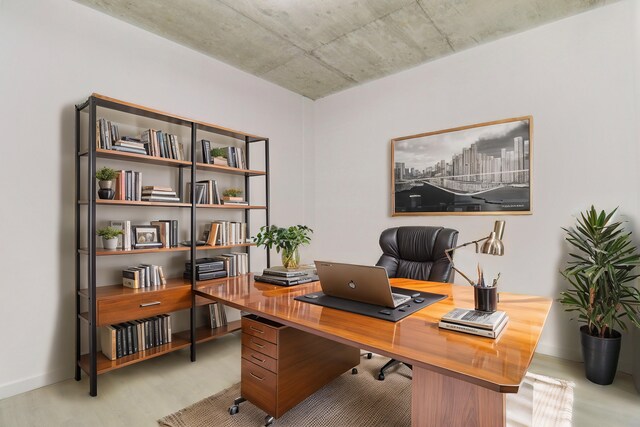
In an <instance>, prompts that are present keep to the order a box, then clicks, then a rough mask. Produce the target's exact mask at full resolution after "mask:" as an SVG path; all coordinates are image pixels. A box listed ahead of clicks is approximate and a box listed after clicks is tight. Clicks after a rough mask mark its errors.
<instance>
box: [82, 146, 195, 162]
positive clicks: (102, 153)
mask: <svg viewBox="0 0 640 427" xmlns="http://www.w3.org/2000/svg"><path fill="white" fill-rule="evenodd" d="M80 154H81V155H84V154H86V152H82V153H80ZM96 157H100V158H103V159H113V160H124V161H129V162H136V163H148V164H155V165H163V166H188V167H191V162H190V161H187V160H175V159H167V158H164V157H157V156H149V155H146V154H135V153H126V152H123V151H115V150H105V149H102V148H96Z"/></svg>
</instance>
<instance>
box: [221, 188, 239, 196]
mask: <svg viewBox="0 0 640 427" xmlns="http://www.w3.org/2000/svg"><path fill="white" fill-rule="evenodd" d="M222 195H223V196H226V197H238V196H241V195H242V190H241V189H239V188H228V189H226V190H224V192H223V193H222Z"/></svg>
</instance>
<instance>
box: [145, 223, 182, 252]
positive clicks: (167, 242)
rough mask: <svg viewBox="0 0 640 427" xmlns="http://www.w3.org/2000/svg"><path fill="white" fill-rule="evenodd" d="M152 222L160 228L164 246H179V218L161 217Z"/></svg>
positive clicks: (161, 240)
mask: <svg viewBox="0 0 640 427" xmlns="http://www.w3.org/2000/svg"><path fill="white" fill-rule="evenodd" d="M150 224H151V225H155V226H157V227H158V228H159V229H160V242H161V243H162V247H163V248H177V247H178V246H179V244H180V242H179V241H178V220H177V219H159V220H157V221H151V223H150Z"/></svg>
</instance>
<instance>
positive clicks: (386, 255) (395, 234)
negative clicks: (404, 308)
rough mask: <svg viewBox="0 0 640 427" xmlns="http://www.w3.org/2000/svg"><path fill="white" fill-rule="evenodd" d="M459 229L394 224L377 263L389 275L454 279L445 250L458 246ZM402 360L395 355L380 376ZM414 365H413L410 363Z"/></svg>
mask: <svg viewBox="0 0 640 427" xmlns="http://www.w3.org/2000/svg"><path fill="white" fill-rule="evenodd" d="M457 241H458V231H457V230H453V229H451V228H443V227H394V228H389V229H387V230H384V231H383V232H382V234H381V235H380V248H381V249H382V252H383V253H382V256H381V257H380V259H379V260H378V263H377V264H376V265H380V266H382V267H384V268H385V269H386V270H387V275H388V276H389V277H403V278H407V279H416V280H428V281H431V282H452V281H453V276H454V273H455V271H454V270H453V268H452V266H451V263H450V262H449V260H448V259H447V256H446V255H445V253H444V251H445V250H446V249H449V248H453V247H455V246H456V242H457ZM399 363H402V362H400V361H399V360H395V359H391V360H390V361H389V362H387V364H385V365H384V366H383V367H382V369H380V373H379V374H378V379H379V380H380V381H383V380H384V372H385V371H386V370H387V369H389V368H390V367H392V366H395V365H397V364H399ZM406 365H407V366H408V367H409V368H410V369H413V367H412V366H411V365H409V364H408V363H407V364H406Z"/></svg>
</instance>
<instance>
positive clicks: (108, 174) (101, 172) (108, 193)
mask: <svg viewBox="0 0 640 427" xmlns="http://www.w3.org/2000/svg"><path fill="white" fill-rule="evenodd" d="M117 176H118V173H117V172H116V171H115V170H113V169H111V168H108V167H106V166H105V167H103V168H101V169H98V170H97V171H96V179H97V180H98V186H99V187H100V189H99V190H98V197H100V198H101V199H108V200H111V199H113V196H115V194H116V193H115V191H113V188H112V187H113V180H114V179H116V177H117Z"/></svg>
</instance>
